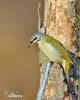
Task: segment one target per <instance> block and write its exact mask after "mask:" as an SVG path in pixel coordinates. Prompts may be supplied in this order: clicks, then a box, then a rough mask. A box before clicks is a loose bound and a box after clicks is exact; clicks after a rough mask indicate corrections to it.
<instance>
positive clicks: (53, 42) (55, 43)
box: [46, 35, 72, 63]
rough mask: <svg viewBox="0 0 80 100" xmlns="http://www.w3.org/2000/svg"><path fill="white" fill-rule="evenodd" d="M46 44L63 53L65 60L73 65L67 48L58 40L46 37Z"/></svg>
mask: <svg viewBox="0 0 80 100" xmlns="http://www.w3.org/2000/svg"><path fill="white" fill-rule="evenodd" d="M46 42H48V43H50V44H51V45H53V47H55V48H56V49H57V50H58V51H59V52H60V53H61V56H62V58H63V59H65V60H67V61H68V62H69V63H72V60H71V58H70V57H69V55H68V53H67V51H66V48H65V47H64V46H63V45H62V44H61V43H60V42H59V41H58V40H56V39H55V38H53V37H51V36H49V35H46Z"/></svg>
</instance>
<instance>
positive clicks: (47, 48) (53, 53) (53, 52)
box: [39, 43, 62, 63]
mask: <svg viewBox="0 0 80 100" xmlns="http://www.w3.org/2000/svg"><path fill="white" fill-rule="evenodd" d="M39 48H40V49H41V51H42V52H43V53H44V54H45V55H46V56H47V57H48V58H49V60H50V61H52V62H57V63H62V57H61V54H60V52H59V51H58V50H57V49H56V48H55V47H53V46H52V45H51V44H50V43H43V44H39Z"/></svg>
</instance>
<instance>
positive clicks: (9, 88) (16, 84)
mask: <svg viewBox="0 0 80 100" xmlns="http://www.w3.org/2000/svg"><path fill="white" fill-rule="evenodd" d="M38 2H39V0H0V100H6V99H9V100H17V99H16V98H6V97H5V96H6V95H8V94H10V93H11V92H14V93H15V94H16V93H17V94H22V95H23V96H24V98H22V99H21V98H18V100H19V99H20V100H24V99H25V100H35V98H36V93H37V90H38V86H39V76H40V75H39V65H38V48H37V46H34V47H32V48H30V49H28V48H27V45H28V43H29V39H30V36H31V34H32V33H33V32H36V31H37V4H38Z"/></svg>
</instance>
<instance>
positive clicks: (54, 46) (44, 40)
mask: <svg viewBox="0 0 80 100" xmlns="http://www.w3.org/2000/svg"><path fill="white" fill-rule="evenodd" d="M33 44H37V45H38V47H39V49H40V50H41V51H42V52H43V53H44V55H46V56H47V57H48V59H49V61H50V62H56V63H58V64H61V65H62V66H63V69H64V72H65V74H66V78H67V81H69V64H70V63H71V64H73V62H72V60H71V58H70V56H69V54H68V52H67V49H66V48H65V47H64V46H63V44H62V43H61V42H60V41H58V40H57V39H55V38H54V37H51V36H50V35H47V34H45V33H41V32H35V33H33V34H32V36H31V38H30V43H29V45H28V48H30V47H31V46H32V45H33Z"/></svg>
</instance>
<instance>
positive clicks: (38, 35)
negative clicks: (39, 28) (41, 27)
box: [28, 32, 45, 48]
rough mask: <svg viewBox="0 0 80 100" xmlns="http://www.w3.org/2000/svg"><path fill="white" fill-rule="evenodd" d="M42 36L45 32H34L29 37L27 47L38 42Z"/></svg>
mask: <svg viewBox="0 0 80 100" xmlns="http://www.w3.org/2000/svg"><path fill="white" fill-rule="evenodd" d="M44 36H45V34H43V33H41V32H36V33H34V34H33V35H32V36H31V38H30V43H29V45H28V48H30V47H31V46H32V45H33V44H37V43H39V42H40V41H41V39H43V37H44Z"/></svg>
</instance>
